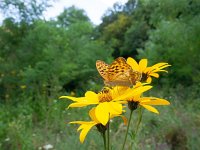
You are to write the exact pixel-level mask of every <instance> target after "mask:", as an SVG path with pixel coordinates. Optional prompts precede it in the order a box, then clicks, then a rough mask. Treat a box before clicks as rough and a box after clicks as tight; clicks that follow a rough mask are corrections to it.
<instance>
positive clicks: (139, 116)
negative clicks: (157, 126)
mask: <svg viewBox="0 0 200 150" xmlns="http://www.w3.org/2000/svg"><path fill="white" fill-rule="evenodd" d="M141 121H142V108H141V107H140V109H139V113H138V121H137V125H136V129H135V132H134V137H133V141H135V138H136V135H137V132H138V129H139V126H140V123H141ZM133 141H132V142H131V149H132V147H133Z"/></svg>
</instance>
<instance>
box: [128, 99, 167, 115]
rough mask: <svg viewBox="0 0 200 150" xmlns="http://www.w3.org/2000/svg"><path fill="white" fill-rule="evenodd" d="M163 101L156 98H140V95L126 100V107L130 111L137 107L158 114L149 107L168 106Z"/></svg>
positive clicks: (165, 101) (154, 109)
mask: <svg viewBox="0 0 200 150" xmlns="http://www.w3.org/2000/svg"><path fill="white" fill-rule="evenodd" d="M169 104H170V102H168V101H167V100H165V99H161V98H156V97H141V95H137V96H134V97H132V98H131V99H129V100H128V107H129V109H131V110H134V109H136V108H137V107H138V105H140V106H142V107H144V108H146V109H147V110H149V111H151V112H154V113H157V114H159V112H158V110H157V109H156V108H154V107H153V106H151V105H169Z"/></svg>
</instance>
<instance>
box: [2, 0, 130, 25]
mask: <svg viewBox="0 0 200 150" xmlns="http://www.w3.org/2000/svg"><path fill="white" fill-rule="evenodd" d="M127 1H128V0H55V1H54V2H53V3H52V7H50V8H48V9H47V11H46V12H44V17H45V19H46V20H49V19H50V18H55V17H56V16H58V15H59V14H61V13H62V12H63V11H64V8H67V7H70V6H72V5H74V6H76V7H77V8H80V9H84V10H85V12H86V14H87V16H88V17H89V18H90V20H91V21H92V22H93V23H94V24H95V25H98V24H100V23H101V22H102V21H101V17H102V16H103V14H104V13H105V12H106V10H107V9H108V8H112V6H113V4H114V3H116V2H119V3H120V4H125V3H126V2H127ZM2 20H3V15H2V14H1V13H0V23H1V22H2Z"/></svg>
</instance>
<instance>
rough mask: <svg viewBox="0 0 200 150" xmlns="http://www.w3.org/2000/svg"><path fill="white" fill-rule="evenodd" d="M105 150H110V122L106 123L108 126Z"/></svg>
mask: <svg viewBox="0 0 200 150" xmlns="http://www.w3.org/2000/svg"><path fill="white" fill-rule="evenodd" d="M107 127H108V128H107V150H109V149H110V133H109V132H110V131H109V130H110V120H109V121H108V124H107Z"/></svg>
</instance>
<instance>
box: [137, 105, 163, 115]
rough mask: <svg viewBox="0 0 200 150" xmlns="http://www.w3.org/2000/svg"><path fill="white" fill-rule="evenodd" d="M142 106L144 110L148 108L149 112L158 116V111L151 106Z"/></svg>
mask: <svg viewBox="0 0 200 150" xmlns="http://www.w3.org/2000/svg"><path fill="white" fill-rule="evenodd" d="M141 106H143V107H144V108H146V109H147V110H149V111H151V112H154V113H156V114H159V112H158V110H157V109H156V108H154V107H152V106H149V105H143V104H141Z"/></svg>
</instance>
